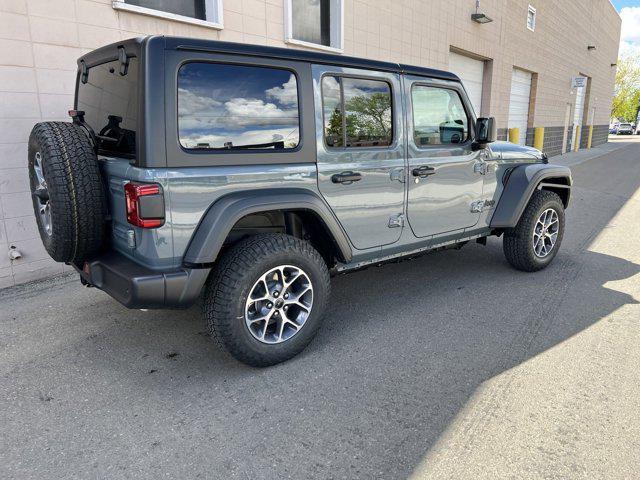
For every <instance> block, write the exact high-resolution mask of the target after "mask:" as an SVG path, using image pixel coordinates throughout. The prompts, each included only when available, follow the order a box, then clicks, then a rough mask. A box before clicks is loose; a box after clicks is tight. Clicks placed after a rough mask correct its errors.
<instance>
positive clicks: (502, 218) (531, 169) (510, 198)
mask: <svg viewBox="0 0 640 480" xmlns="http://www.w3.org/2000/svg"><path fill="white" fill-rule="evenodd" d="M551 179H565V181H566V186H564V187H565V188H569V189H571V185H572V179H571V170H570V169H569V168H568V167H564V166H562V165H554V164H551V163H547V164H545V163H534V164H530V165H520V166H518V167H516V168H514V169H513V170H512V171H511V173H510V175H509V176H508V178H507V181H506V185H505V186H504V190H503V192H502V195H501V196H500V200H499V201H498V205H497V207H496V209H495V211H494V213H493V217H492V218H491V223H490V225H491V227H492V228H512V227H515V226H516V225H517V223H518V221H519V220H520V216H521V215H522V212H523V211H524V209H525V207H526V206H527V203H529V200H530V199H531V196H532V195H533V192H534V191H535V189H536V188H537V187H538V186H539V185H540V184H541V183H544V181H545V180H546V181H548V180H551ZM560 187H562V185H561V186H560ZM567 198H568V197H567ZM567 204H568V202H567Z"/></svg>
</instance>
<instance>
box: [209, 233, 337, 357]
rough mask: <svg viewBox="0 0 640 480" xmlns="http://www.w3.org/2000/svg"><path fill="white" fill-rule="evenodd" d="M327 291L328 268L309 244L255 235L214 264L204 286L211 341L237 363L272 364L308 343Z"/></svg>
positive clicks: (274, 235)
mask: <svg viewBox="0 0 640 480" xmlns="http://www.w3.org/2000/svg"><path fill="white" fill-rule="evenodd" d="M329 288H330V287H329V273H328V271H327V266H326V264H325V263H324V260H323V259H322V257H321V256H320V254H319V253H318V252H317V251H316V250H315V249H314V248H313V247H312V246H311V245H310V244H309V243H308V242H305V241H303V240H300V239H297V238H294V237H291V236H289V235H284V234H268V235H256V236H254V237H250V238H248V239H246V240H244V241H241V242H240V243H238V244H237V245H235V246H234V247H232V248H231V249H230V250H229V251H228V252H226V253H225V254H224V255H223V256H222V257H221V258H220V260H219V261H218V263H217V265H216V267H215V268H214V271H213V272H212V275H211V278H210V280H209V281H208V284H207V288H206V292H205V298H204V305H203V309H204V317H205V320H206V322H207V326H208V328H209V331H210V333H211V334H212V335H213V337H214V338H215V339H216V340H217V341H218V343H220V344H221V345H222V346H223V347H224V348H225V349H226V350H228V351H229V352H230V353H231V355H233V356H234V357H235V358H236V359H238V360H240V361H241V362H244V363H247V364H249V365H252V366H257V367H265V366H269V365H274V364H276V363H280V362H283V361H285V360H288V359H289V358H291V357H293V356H295V355H297V354H298V353H300V352H301V351H302V350H303V349H304V348H305V347H306V346H307V345H308V344H309V342H311V340H312V339H313V337H314V336H315V334H316V332H317V331H318V328H319V327H320V323H321V320H322V314H323V312H324V308H325V305H326V302H327V299H328V297H329Z"/></svg>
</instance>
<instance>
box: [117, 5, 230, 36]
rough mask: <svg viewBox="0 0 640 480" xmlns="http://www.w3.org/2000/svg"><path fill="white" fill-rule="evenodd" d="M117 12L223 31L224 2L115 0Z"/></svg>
mask: <svg viewBox="0 0 640 480" xmlns="http://www.w3.org/2000/svg"><path fill="white" fill-rule="evenodd" d="M112 6H113V8H114V9H116V10H123V11H127V12H134V13H139V14H142V15H149V16H151V17H159V18H166V19H167V20H173V21H175V22H183V23H191V24H194V25H200V26H204V27H210V28H215V29H218V30H221V29H222V0H113V2H112Z"/></svg>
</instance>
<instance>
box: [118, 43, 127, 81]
mask: <svg viewBox="0 0 640 480" xmlns="http://www.w3.org/2000/svg"><path fill="white" fill-rule="evenodd" d="M118 60H119V61H120V75H122V76H123V77H124V76H125V75H126V74H127V71H128V70H129V58H128V57H127V52H126V51H125V50H124V47H118Z"/></svg>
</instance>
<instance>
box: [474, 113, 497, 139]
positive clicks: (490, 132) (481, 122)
mask: <svg viewBox="0 0 640 480" xmlns="http://www.w3.org/2000/svg"><path fill="white" fill-rule="evenodd" d="M497 138H498V126H497V125H496V119H495V118H493V117H489V118H485V117H481V118H479V119H478V120H476V139H475V143H477V144H478V145H484V144H487V143H492V142H495V141H496V140H497Z"/></svg>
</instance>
